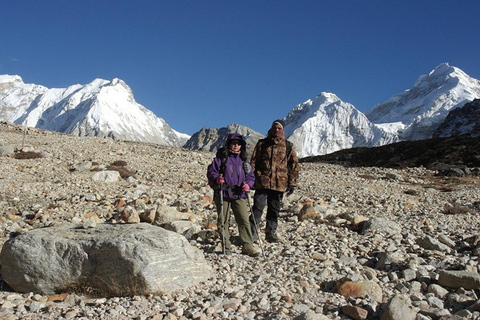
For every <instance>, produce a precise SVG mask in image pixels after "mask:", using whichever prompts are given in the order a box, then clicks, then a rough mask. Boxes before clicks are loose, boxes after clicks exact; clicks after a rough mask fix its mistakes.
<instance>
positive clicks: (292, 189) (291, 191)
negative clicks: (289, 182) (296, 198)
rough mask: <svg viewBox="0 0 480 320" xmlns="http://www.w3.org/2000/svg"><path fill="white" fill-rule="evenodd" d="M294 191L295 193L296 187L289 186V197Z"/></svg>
mask: <svg viewBox="0 0 480 320" xmlns="http://www.w3.org/2000/svg"><path fill="white" fill-rule="evenodd" d="M293 191H295V187H294V186H288V187H287V197H288V196H289V195H291V194H292V193H293Z"/></svg>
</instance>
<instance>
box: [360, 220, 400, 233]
mask: <svg viewBox="0 0 480 320" xmlns="http://www.w3.org/2000/svg"><path fill="white" fill-rule="evenodd" d="M401 232H402V228H401V227H400V225H398V224H397V223H396V222H393V221H388V220H385V219H382V218H373V219H370V220H368V221H367V222H365V224H364V225H363V228H362V230H361V233H362V234H368V233H386V234H391V235H399V234H400V233H401Z"/></svg>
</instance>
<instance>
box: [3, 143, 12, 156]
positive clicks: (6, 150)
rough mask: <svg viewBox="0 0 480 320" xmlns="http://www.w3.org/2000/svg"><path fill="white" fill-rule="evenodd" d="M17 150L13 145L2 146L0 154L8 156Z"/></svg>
mask: <svg viewBox="0 0 480 320" xmlns="http://www.w3.org/2000/svg"><path fill="white" fill-rule="evenodd" d="M14 152H15V148H14V147H13V145H10V144H9V145H5V146H0V156H8V155H10V154H13V153H14Z"/></svg>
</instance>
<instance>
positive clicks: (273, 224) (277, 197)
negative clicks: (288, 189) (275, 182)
mask: <svg viewBox="0 0 480 320" xmlns="http://www.w3.org/2000/svg"><path fill="white" fill-rule="evenodd" d="M282 197H283V192H279V191H274V190H269V191H268V197H267V218H266V230H265V232H266V234H267V235H269V234H270V235H271V234H275V233H276V232H277V226H278V216H279V214H280V206H281V202H282Z"/></svg>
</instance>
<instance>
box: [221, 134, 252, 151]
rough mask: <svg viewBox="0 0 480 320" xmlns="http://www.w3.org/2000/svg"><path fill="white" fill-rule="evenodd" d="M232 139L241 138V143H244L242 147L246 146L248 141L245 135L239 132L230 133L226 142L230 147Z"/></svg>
mask: <svg viewBox="0 0 480 320" xmlns="http://www.w3.org/2000/svg"><path fill="white" fill-rule="evenodd" d="M231 140H239V141H240V144H241V145H242V148H245V146H246V144H247V143H246V142H245V139H244V138H243V136H242V135H241V134H239V133H230V134H229V135H228V137H227V141H226V142H225V146H227V147H228V145H229V144H230V141H231Z"/></svg>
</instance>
